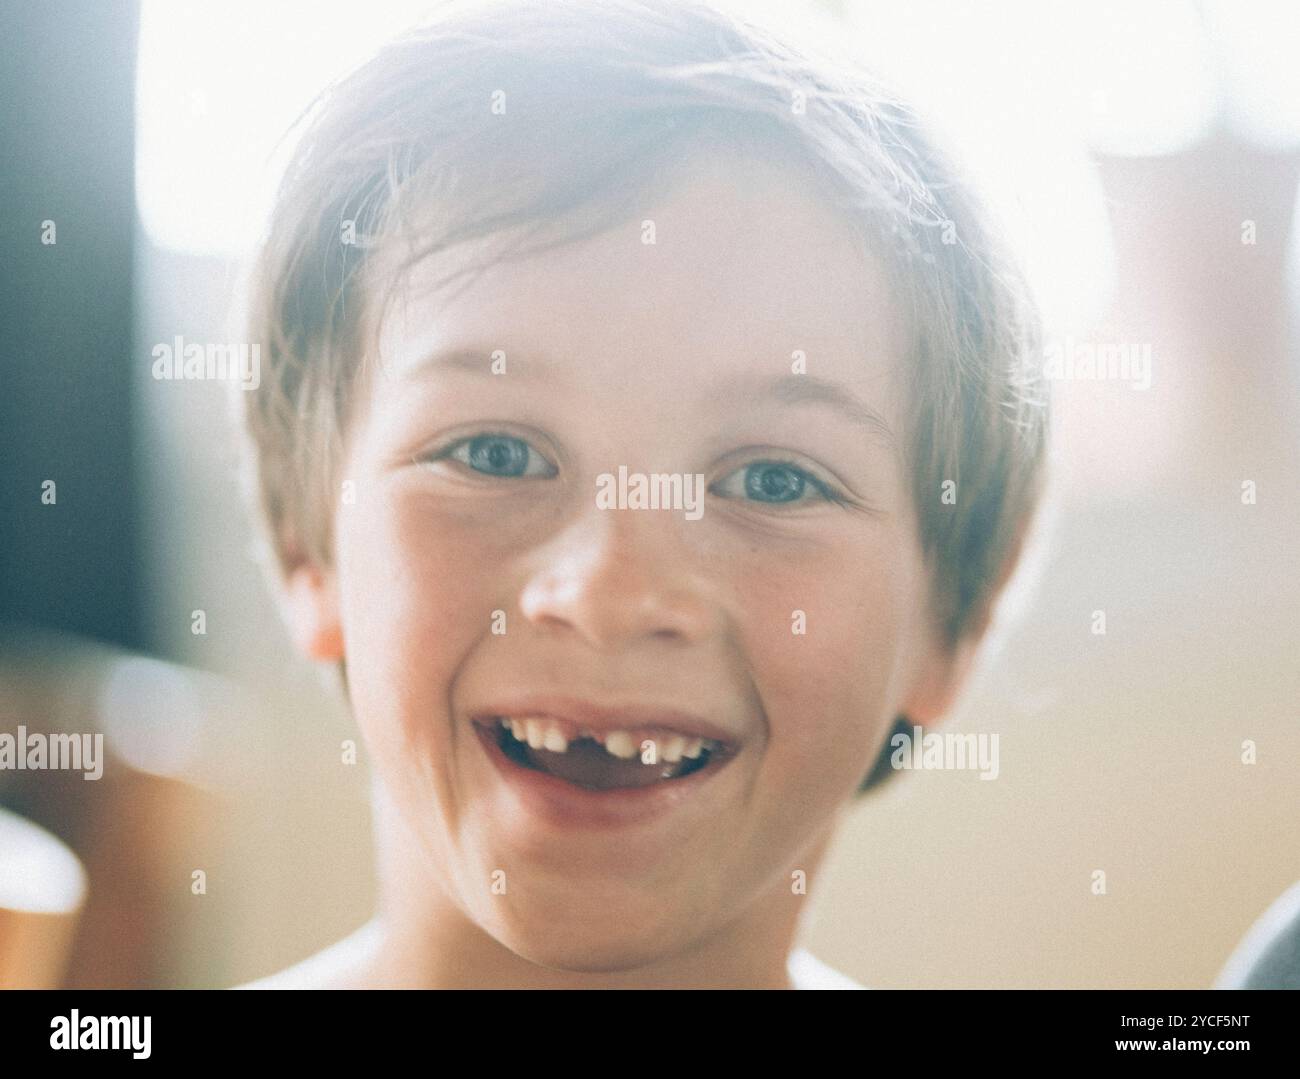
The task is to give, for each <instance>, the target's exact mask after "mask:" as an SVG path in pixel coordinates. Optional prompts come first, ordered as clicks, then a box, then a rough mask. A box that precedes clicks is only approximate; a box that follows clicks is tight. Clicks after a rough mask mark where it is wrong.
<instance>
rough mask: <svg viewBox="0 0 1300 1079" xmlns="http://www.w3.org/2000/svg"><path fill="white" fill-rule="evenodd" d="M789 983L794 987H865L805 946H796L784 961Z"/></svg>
mask: <svg viewBox="0 0 1300 1079" xmlns="http://www.w3.org/2000/svg"><path fill="white" fill-rule="evenodd" d="M786 970H787V971H788V972H789V975H790V983H791V985H793V987H794V988H795V989H866V988H867V987H866V986H865V985H861V984H859V983H858V982H855V981H854V980H853V979H852V978H850V977H849V976H848V975H847V974H841V973H840V972H839V971H838V970H836V969H835V968H834V967H831V966H827V965H826V964H825V963H823V962H822V961H821V960H820V959H818V958H817V957H816V956H815V955H813V954H812V952H810V951H808V950H807V949H806V948H796V949H795V950H794V951H792V952H791V953H790V958H789V959H788V960H787V961H786Z"/></svg>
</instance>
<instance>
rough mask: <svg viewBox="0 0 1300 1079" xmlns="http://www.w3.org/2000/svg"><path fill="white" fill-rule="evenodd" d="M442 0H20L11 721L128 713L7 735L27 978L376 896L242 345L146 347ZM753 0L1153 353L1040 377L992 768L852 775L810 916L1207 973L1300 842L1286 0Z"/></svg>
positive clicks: (222, 304) (1061, 322)
mask: <svg viewBox="0 0 1300 1079" xmlns="http://www.w3.org/2000/svg"><path fill="white" fill-rule="evenodd" d="M427 7H428V5H427V4H422V3H412V2H400V0H364V2H357V3H322V2H313V3H310V4H308V3H301V2H286V3H278V4H274V5H264V4H260V3H252V2H247V0H237V2H231V3H223V4H195V3H182V2H163V0H144V2H142V3H123V2H113V3H89V2H86V3H68V2H55V3H44V4H40V5H32V4H24V3H17V2H13V3H8V2H7V3H4V4H3V5H0V11H2V12H3V33H2V34H0V52H2V53H3V61H2V62H0V100H3V101H4V102H5V103H6V107H5V108H4V109H3V110H2V111H0V130H2V132H3V134H2V136H0V147H2V152H0V180H2V181H3V212H2V213H0V244H2V245H3V251H4V253H5V258H4V260H3V263H2V264H0V274H2V275H3V278H4V288H3V291H2V292H0V316H2V317H0V341H2V342H3V348H2V350H0V363H2V364H3V369H2V370H0V475H2V477H3V484H2V486H0V490H2V492H3V493H2V494H0V498H3V501H4V506H3V512H2V513H0V735H2V734H3V733H5V732H10V733H14V732H16V731H17V729H18V728H19V727H20V725H21V726H23V727H25V728H26V729H27V730H29V731H42V732H58V731H65V732H84V733H89V732H99V733H102V734H103V735H104V738H105V746H106V750H107V752H108V754H109V756H110V763H109V764H108V765H107V766H106V768H105V773H104V776H103V778H102V779H100V780H98V781H96V782H86V781H84V780H83V778H82V776H81V774H80V773H75V772H52V771H16V770H0V945H2V946H0V964H3V965H0V986H4V985H32V984H41V985H67V986H79V987H82V986H122V987H131V986H218V987H220V986H227V985H232V984H235V983H238V982H241V981H245V980H248V979H251V978H253V977H257V976H260V975H264V974H267V973H270V972H272V971H274V970H277V969H280V968H282V967H284V966H286V965H288V964H290V963H292V962H294V961H296V960H298V959H301V958H303V957H305V956H306V955H308V954H310V953H311V952H313V951H315V950H317V949H319V948H320V947H322V946H324V945H326V944H328V943H330V942H332V941H334V940H336V939H338V938H339V937H340V936H342V935H344V934H345V933H347V932H349V931H350V930H352V929H354V928H355V927H357V926H358V925H360V924H361V923H362V922H363V921H365V920H366V919H367V918H368V917H369V915H370V906H371V903H372V900H373V897H374V882H373V879H372V865H371V839H370V834H369V820H368V810H367V797H368V780H367V776H366V763H365V754H364V747H361V745H360V741H359V736H358V735H357V732H356V729H355V727H354V725H353V724H352V722H351V720H350V718H349V717H348V715H347V713H346V710H345V708H344V707H343V705H342V704H341V702H340V701H338V700H337V699H335V698H334V697H333V696H332V694H331V691H330V690H329V688H328V686H327V684H326V683H325V682H324V681H323V680H322V679H321V677H320V676H319V675H318V673H317V672H316V671H314V670H313V669H311V667H310V666H309V665H308V664H306V663H305V662H304V661H302V660H299V659H297V658H295V656H294V654H293V653H292V652H291V650H290V648H289V645H288V641H287V638H286V636H285V633H284V631H283V630H282V628H281V626H280V623H279V621H278V618H277V614H276V610H275V607H274V604H273V602H272V600H271V597H270V595H269V593H268V592H267V590H266V588H265V586H264V585H263V583H262V578H261V576H260V575H259V572H258V570H257V569H256V567H255V565H254V563H253V559H252V554H251V531H250V528H249V524H248V521H247V518H246V515H245V512H244V509H243V506H242V503H241V502H240V499H239V494H238V490H237V486H236V483H235V479H234V475H235V473H234V461H235V455H234V445H233V441H232V439H231V437H230V434H229V418H228V409H229V400H228V398H229V393H228V387H227V386H225V385H223V384H220V383H205V382H160V381H156V380H154V379H153V378H152V377H151V365H152V363H153V358H152V355H151V350H152V348H153V346H154V345H155V344H156V343H159V342H171V341H173V339H174V338H175V337H176V336H178V335H180V336H182V337H184V338H185V339H186V340H189V341H203V342H223V341H239V340H241V339H242V337H243V335H242V334H241V332H240V331H239V329H238V325H239V323H238V317H239V312H240V297H239V282H240V276H241V273H242V270H243V267H244V265H245V260H246V258H247V255H248V252H249V249H250V245H251V244H252V243H253V242H254V240H255V239H256V236H257V234H258V232H259V230H260V228H261V225H262V222H263V220H264V214H265V212H266V207H267V202H268V197H269V193H270V191H271V190H272V188H273V185H274V181H275V178H276V174H277V169H278V168H279V166H280V164H281V163H282V162H283V160H284V155H285V152H286V150H287V148H288V144H287V143H285V142H283V141H280V140H281V136H282V134H283V133H284V131H285V129H286V128H287V127H288V125H289V124H290V122H291V121H292V120H293V119H294V118H295V117H296V116H297V114H298V112H299V111H300V110H301V109H302V108H303V107H304V106H305V105H306V104H307V102H308V101H309V100H310V98H311V97H312V96H313V95H314V94H315V93H316V92H317V91H318V90H319V89H321V88H322V87H323V86H324V85H325V83H326V82H327V81H328V80H329V79H331V78H333V77H335V76H337V75H339V74H341V73H343V72H345V71H346V70H348V68H350V67H351V66H353V65H355V64H356V63H359V62H360V61H362V60H363V59H364V58H365V57H366V56H367V55H368V54H369V53H370V52H371V51H372V50H373V49H374V48H375V47H377V46H378V45H379V44H380V43H382V41H383V40H384V39H385V38H387V37H388V36H390V35H391V34H393V33H395V32H397V31H399V30H401V29H402V28H403V27H405V26H406V25H408V24H409V23H411V22H414V21H416V20H417V19H418V18H419V17H420V16H421V15H422V13H423V12H424V11H426V10H427ZM745 9H746V10H748V11H754V12H767V13H769V14H771V16H772V17H773V18H775V19H777V20H778V21H780V20H792V21H796V22H800V23H803V24H812V25H815V26H818V27H821V28H823V30H822V32H825V33H827V34H829V35H831V36H834V37H835V38H836V39H837V40H839V41H840V42H841V43H851V44H852V46H853V47H855V48H859V49H860V50H861V51H862V52H863V53H864V54H865V55H867V56H868V57H869V58H870V59H871V60H872V61H873V62H874V63H876V64H877V65H878V66H879V67H880V68H882V69H883V70H884V71H885V72H886V73H887V74H888V75H890V76H892V77H893V78H894V79H895V80H896V81H897V82H898V83H899V84H900V85H901V86H902V87H903V88H904V89H905V90H907V91H909V92H910V93H911V94H912V95H913V97H914V98H915V99H916V101H917V102H918V103H919V104H920V106H921V107H922V108H923V109H925V110H926V111H927V112H928V113H929V114H930V116H931V117H932V119H933V122H934V123H936V124H937V125H938V126H940V127H941V128H942V129H944V131H945V133H946V134H947V136H948V138H949V139H950V140H951V141H952V142H953V144H954V145H955V146H956V147H957V148H958V151H959V152H960V154H961V155H962V156H963V157H964V158H965V159H966V161H967V163H968V166H969V167H970V169H971V170H972V172H973V173H974V174H975V175H976V176H978V177H979V178H980V182H981V183H984V184H986V185H987V190H988V192H989V195H990V198H992V199H994V200H995V202H996V205H997V207H998V210H999V213H1000V214H1002V215H1003V218H1004V221H1005V223H1006V225H1007V228H1008V229H1009V230H1010V231H1011V233H1012V235H1013V236H1014V237H1015V239H1016V242H1017V244H1018V245H1019V246H1020V248H1021V251H1022V254H1023V257H1024V258H1025V259H1026V261H1027V263H1028V265H1029V266H1030V268H1031V271H1032V273H1033V274H1034V278H1035V283H1036V287H1037V288H1038V291H1039V295H1040V300H1041V303H1042V306H1043V309H1044V312H1045V314H1046V316H1047V318H1048V320H1049V331H1048V332H1049V339H1048V346H1049V348H1053V347H1055V348H1057V349H1058V350H1059V354H1061V355H1078V354H1079V353H1078V349H1079V348H1080V347H1083V348H1087V347H1103V348H1113V347H1121V346H1122V347H1126V348H1128V349H1129V350H1130V351H1129V354H1130V355H1131V356H1133V357H1145V358H1146V360H1147V362H1148V363H1149V367H1148V368H1147V369H1146V374H1145V377H1143V376H1142V374H1141V371H1140V369H1138V368H1134V369H1133V371H1132V372H1131V375H1132V377H1115V378H1108V379H1087V378H1069V377H1063V378H1061V379H1059V380H1058V381H1056V382H1055V383H1054V387H1053V391H1054V395H1055V402H1054V404H1055V408H1056V431H1055V435H1054V437H1055V442H1054V446H1053V455H1054V481H1055V488H1054V497H1055V502H1054V503H1053V506H1052V512H1053V514H1054V517H1053V527H1052V530H1051V532H1050V535H1045V536H1044V542H1043V543H1042V545H1041V546H1040V547H1039V548H1038V550H1037V552H1036V554H1035V562H1034V564H1033V565H1031V566H1030V567H1029V569H1028V571H1027V572H1026V574H1025V576H1024V577H1023V578H1022V580H1021V581H1020V582H1019V584H1020V587H1019V588H1018V590H1017V591H1016V593H1015V594H1013V596H1011V597H1010V599H1009V601H1008V603H1007V604H1006V605H1004V608H1003V612H1002V621H1001V624H1000V626H999V630H998V637H997V639H996V641H995V647H993V648H992V649H991V650H990V651H989V653H988V654H987V656H986V663H985V665H984V666H983V668H982V670H981V672H980V674H979V677H978V679H977V683H976V685H975V686H974V687H973V689H972V692H971V693H970V694H969V695H968V696H967V698H966V699H965V700H964V701H963V703H962V705H961V706H960V708H959V710H958V712H957V713H956V714H955V715H954V717H953V719H952V723H953V726H954V728H955V729H958V730H971V731H985V732H998V734H999V737H1000V749H1001V774H1000V776H999V779H998V781H997V782H981V781H979V779H978V778H977V776H976V775H975V774H973V773H964V772H916V773H906V774H903V775H901V776H898V777H895V778H894V779H892V780H891V781H890V782H889V783H888V784H887V785H886V787H885V788H884V789H883V790H882V791H881V792H880V793H879V794H877V795H875V796H872V797H869V798H868V799H866V800H864V801H863V802H862V803H861V804H860V805H859V806H858V807H857V808H855V809H854V810H853V811H852V814H851V816H850V818H849V820H848V821H847V824H846V827H845V829H844V831H843V832H842V833H841V835H840V837H839V840H838V842H837V844H836V846H835V848H834V849H833V852H832V855H831V858H830V861H829V862H828V864H827V866H826V868H825V870H824V872H823V874H822V878H821V880H820V881H817V882H814V889H813V893H812V911H811V917H810V919H809V921H808V924H807V926H806V933H805V939H804V940H803V943H804V944H805V945H806V946H808V947H809V948H810V949H811V950H812V951H813V952H814V953H815V954H817V955H819V956H821V957H822V958H823V959H825V960H826V961H827V962H829V963H831V964H832V965H834V966H836V967H838V968H839V969H841V970H843V971H844V972H845V973H848V974H849V975H851V976H852V977H854V978H856V979H857V980H859V981H862V982H864V983H866V984H868V985H872V986H878V987H912V986H992V987H1006V986H1030V987H1035V986H1043V987H1047V986H1058V987H1074V986H1079V987H1094V988H1104V987H1130V986H1144V987H1198V986H1207V985H1210V984H1211V983H1212V982H1213V980H1214V979H1215V977H1216V975H1217V974H1218V972H1219V971H1220V970H1221V968H1222V967H1223V965H1224V964H1225V962H1226V961H1227V959H1228V957H1229V955H1230V953H1231V952H1232V950H1233V948H1234V946H1235V945H1236V944H1237V942H1238V941H1239V940H1240V939H1241V938H1242V936H1243V935H1244V934H1245V933H1246V931H1247V929H1248V928H1249V927H1250V926H1251V924H1252V923H1253V922H1255V920H1256V918H1257V917H1258V916H1259V915H1260V914H1261V913H1262V912H1263V911H1264V910H1265V908H1266V907H1268V906H1269V904H1270V903H1271V902H1273V901H1274V900H1275V899H1276V898H1277V897H1278V896H1279V895H1281V894H1282V893H1283V892H1284V891H1285V890H1286V889H1287V888H1288V887H1289V886H1290V885H1292V884H1294V883H1295V882H1296V881H1297V880H1300V659H1298V657H1300V572H1297V571H1298V570H1300V541H1298V540H1297V536H1298V535H1300V484H1298V483H1297V471H1296V469H1297V463H1298V462H1300V325H1298V321H1300V320H1298V319H1297V309H1298V308H1300V230H1298V229H1297V220H1296V219H1297V212H1298V209H1300V204H1298V202H1297V190H1298V185H1297V176H1298V175H1300V66H1298V65H1296V63H1295V61H1294V45H1295V43H1296V42H1297V41H1300V7H1297V6H1295V5H1292V4H1290V3H1286V2H1278V3H1266V2H1263V0H1254V2H1249V0H1248V2H1244V3H1229V2H1226V0H1225V2H1209V0H1204V2H1200V3H1194V2H1191V0H1182V2H1180V0H1163V2H1157V0H1129V2H1126V3H1123V4H1106V3H1100V4H1099V3H1083V2H1079V3H1074V2H1055V3H1054V2H1037V3H1019V2H1016V3H978V4H976V3H951V2H938V0H923V2H919V3H909V4H899V3H896V2H894V3H884V2H877V0H842V2H838V3H831V2H822V3H813V2H805V3H796V2H790V0H782V2H781V3H774V2H773V3H764V2H756V3H748V4H746V5H745ZM50 222H52V223H53V224H54V226H55V229H56V235H57V239H56V242H53V243H51V242H49V240H50V235H51V234H50V230H49V225H48V223H50ZM50 480H53V481H54V482H55V485H56V487H55V489H56V490H57V497H56V498H55V500H54V501H52V502H51V501H50V500H49V499H48V498H47V497H44V493H45V492H46V491H47V490H48V489H49V488H48V487H47V486H46V485H47V481H50ZM1031 584H1032V585H1033V587H1032V588H1030V587H1029V586H1030V585H1031ZM1098 611H1103V612H1104V613H1105V625H1106V632H1105V633H1104V634H1097V633H1095V632H1094V627H1095V625H1096V618H1095V612H1098ZM349 738H354V739H358V747H359V756H360V760H359V763H358V764H356V765H347V764H343V763H341V753H340V744H341V742H342V741H343V740H345V739H349ZM1246 743H1252V744H1253V746H1254V752H1255V757H1254V763H1243V745H1244V744H1246ZM1097 871H1102V872H1104V874H1105V882H1106V883H1105V892H1104V894H1096V888H1095V885H1094V881H1095V879H1096V878H1095V873H1096V872H1097Z"/></svg>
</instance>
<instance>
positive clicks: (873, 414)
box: [750, 375, 898, 448]
mask: <svg viewBox="0 0 1300 1079" xmlns="http://www.w3.org/2000/svg"><path fill="white" fill-rule="evenodd" d="M750 393H751V394H752V395H753V396H754V397H755V398H767V399H769V400H775V401H778V402H779V403H781V404H783V405H822V406H823V407H825V408H830V409H833V410H834V411H836V412H838V413H839V414H840V415H841V416H843V417H844V418H845V419H847V420H848V421H849V422H850V423H852V424H853V425H854V426H856V427H861V428H862V429H863V430H864V431H866V432H867V433H868V434H871V435H875V436H876V437H877V438H880V439H882V440H883V441H885V442H886V443H888V444H889V445H891V446H893V447H895V448H897V445H898V440H897V439H896V438H895V437H894V432H893V430H892V429H891V428H890V426H889V424H887V423H886V422H885V420H884V418H883V417H882V416H881V415H880V413H879V412H877V411H876V410H875V409H873V408H871V407H870V406H869V405H867V404H866V402H864V401H862V400H860V399H859V398H858V397H857V395H856V394H854V393H853V392H852V391H851V390H850V389H849V388H848V387H847V386H845V385H843V384H842V383H839V382H830V381H828V380H826V379H824V378H818V377H817V376H815V375H782V376H781V377H779V378H776V379H773V380H772V381H771V382H768V383H765V384H762V385H760V386H758V387H755V388H752V389H751V390H750Z"/></svg>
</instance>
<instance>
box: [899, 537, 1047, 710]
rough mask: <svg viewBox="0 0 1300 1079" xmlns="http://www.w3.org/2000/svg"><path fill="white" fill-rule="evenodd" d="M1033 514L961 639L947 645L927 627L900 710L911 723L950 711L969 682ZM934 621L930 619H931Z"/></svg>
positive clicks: (934, 628)
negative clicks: (922, 654)
mask: <svg viewBox="0 0 1300 1079" xmlns="http://www.w3.org/2000/svg"><path fill="white" fill-rule="evenodd" d="M1032 516H1033V515H1032V514H1026V515H1025V518H1024V520H1022V521H1021V523H1020V525H1019V526H1018V528H1017V530H1016V535H1015V538H1014V539H1013V540H1012V543H1011V547H1010V549H1009V550H1008V552H1007V556H1006V558H1005V559H1004V560H1003V563H1002V567H1001V569H1000V570H999V571H998V577H997V580H996V581H995V582H994V584H993V587H992V588H991V589H990V590H989V592H988V595H987V597H986V599H985V602H984V604H983V606H982V607H981V608H980V609H979V610H978V611H977V612H975V614H974V616H973V617H972V618H971V621H970V624H969V626H968V627H967V630H966V632H965V633H964V634H963V635H962V637H961V639H960V640H958V641H957V642H956V643H955V644H948V643H947V642H946V641H945V639H944V634H943V633H942V632H941V630H940V629H939V627H938V626H937V625H931V626H929V627H928V634H927V641H926V654H925V657H924V660H923V662H922V664H921V668H920V671H919V673H918V677H917V679H916V683H915V686H914V688H913V691H912V693H911V694H910V695H909V698H908V700H907V702H905V705H904V707H903V709H902V714H903V715H905V716H907V718H908V719H910V720H912V721H913V722H915V723H919V724H921V725H923V726H924V725H927V724H930V725H933V724H935V723H937V722H938V721H939V720H941V719H942V718H943V717H944V716H945V715H947V714H948V713H949V712H950V711H951V710H952V707H953V705H954V704H955V703H956V701H957V698H958V697H959V696H960V695H961V691H962V689H963V688H964V687H965V686H966V684H967V682H969V681H970V676H971V672H972V671H973V670H974V668H975V659H976V657H977V656H978V655H979V650H980V645H982V644H983V643H984V639H985V638H986V637H987V636H988V631H989V627H990V626H991V625H992V624H993V611H994V608H995V607H996V605H997V601H998V597H999V596H1001V595H1002V592H1003V590H1004V589H1005V588H1006V586H1007V582H1008V581H1010V580H1011V577H1012V575H1013V574H1014V573H1015V571H1016V567H1017V566H1018V565H1019V564H1020V559H1021V556H1022V555H1023V554H1024V550H1025V539H1026V537H1027V536H1028V534H1029V530H1030V526H1031V524H1032ZM933 621H934V620H933V619H932V620H931V622H933Z"/></svg>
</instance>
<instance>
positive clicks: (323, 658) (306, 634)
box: [281, 562, 343, 663]
mask: <svg viewBox="0 0 1300 1079" xmlns="http://www.w3.org/2000/svg"><path fill="white" fill-rule="evenodd" d="M281 608H282V610H283V612H284V619H285V622H286V623H287V625H288V627H289V632H290V634H291V635H292V637H293V640H294V644H295V645H297V647H298V651H299V652H301V653H302V654H303V655H304V656H306V657H307V658H308V659H313V660H317V661H319V662H323V663H326V662H337V661H338V660H341V659H342V658H343V626H342V624H341V622H340V619H339V602H338V590H337V587H336V584H335V579H334V574H333V572H332V571H324V570H320V569H318V568H317V567H315V566H313V565H311V564H310V563H306V562H304V563H301V564H300V565H298V566H297V567H296V568H295V569H293V570H291V571H290V572H289V575H288V577H287V578H286V579H285V582H284V586H283V589H282V590H281Z"/></svg>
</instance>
